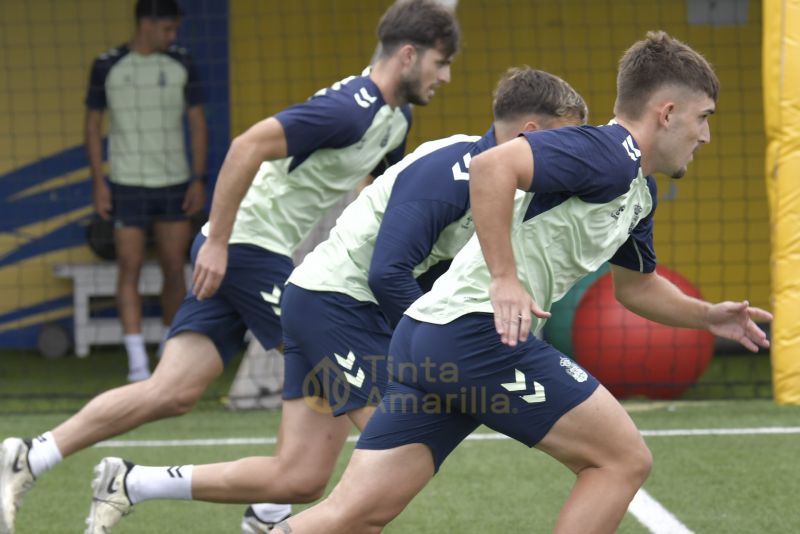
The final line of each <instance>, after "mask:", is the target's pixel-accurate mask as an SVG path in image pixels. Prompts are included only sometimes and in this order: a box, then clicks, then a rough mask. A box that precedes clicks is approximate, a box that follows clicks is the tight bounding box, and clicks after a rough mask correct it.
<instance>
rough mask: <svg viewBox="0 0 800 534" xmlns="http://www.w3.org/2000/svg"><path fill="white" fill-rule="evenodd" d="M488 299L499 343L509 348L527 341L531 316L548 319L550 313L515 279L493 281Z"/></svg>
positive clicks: (496, 279)
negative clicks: (490, 303)
mask: <svg viewBox="0 0 800 534" xmlns="http://www.w3.org/2000/svg"><path fill="white" fill-rule="evenodd" d="M489 298H490V299H491V302H492V308H493V309H494V326H495V328H496V329H497V333H498V334H500V341H502V342H503V343H505V344H506V345H508V346H510V347H513V346H515V345H516V344H517V342H518V341H525V340H526V339H528V334H529V333H530V330H531V314H533V315H535V316H536V317H541V318H548V317H550V312H546V311H544V310H543V309H541V308H540V307H539V305H538V304H537V303H536V301H535V300H533V298H532V297H531V296H530V295H529V294H528V292H527V291H525V288H524V287H522V284H520V283H519V280H517V278H516V277H514V278H495V279H493V280H492V283H491V285H490V286H489Z"/></svg>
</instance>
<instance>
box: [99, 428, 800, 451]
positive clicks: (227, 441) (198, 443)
mask: <svg viewBox="0 0 800 534" xmlns="http://www.w3.org/2000/svg"><path fill="white" fill-rule="evenodd" d="M641 433H642V435H643V436H644V437H676V436H742V435H765V434H800V427H796V426H795V427H761V428H676V429H671V430H642V431H641ZM357 439H358V436H350V437H349V438H347V441H350V442H354V441H356V440H357ZM506 439H511V438H509V437H508V436H505V435H503V434H497V433H495V432H479V433H475V434H471V435H469V436H467V441H483V440H490V441H495V440H506ZM275 443H277V439H276V438H274V437H265V438H210V439H129V440H121V439H119V440H118V439H115V440H108V441H101V442H100V443H97V444H96V445H95V447H100V448H113V447H204V446H220V445H275Z"/></svg>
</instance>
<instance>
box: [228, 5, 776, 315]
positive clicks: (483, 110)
mask: <svg viewBox="0 0 800 534" xmlns="http://www.w3.org/2000/svg"><path fill="white" fill-rule="evenodd" d="M389 3H390V2H388V1H363V0H293V1H291V2H278V1H263V0H231V4H230V5H231V106H232V109H231V120H232V132H233V134H234V135H235V134H236V133H239V132H241V131H243V130H244V129H245V128H246V127H247V126H249V125H250V124H251V123H253V122H255V121H257V120H259V119H261V118H263V117H266V116H269V115H270V114H272V113H274V112H276V111H278V110H280V109H281V108H283V107H285V106H286V105H289V104H292V103H295V102H298V101H301V100H303V99H305V98H306V97H308V96H309V95H310V94H312V93H313V92H314V91H316V90H317V89H319V88H320V87H323V86H327V85H329V84H330V83H331V82H333V81H334V80H337V79H340V78H342V77H344V76H346V75H349V74H356V73H358V72H359V71H360V70H361V68H362V67H363V66H364V65H366V64H367V63H368V62H369V59H370V57H371V55H372V52H373V50H374V47H375V41H376V37H375V28H376V25H377V21H378V19H379V17H380V14H381V13H382V12H383V10H384V9H385V7H386V6H388V5H389ZM458 14H459V19H460V21H461V24H462V29H463V34H464V35H463V51H462V53H461V54H460V55H459V57H458V58H457V59H456V61H455V63H454V65H453V81H452V83H451V84H450V85H448V86H446V87H444V88H443V89H441V90H440V91H439V93H438V94H437V96H436V97H435V99H434V100H433V102H432V103H431V104H430V105H429V106H428V107H427V108H424V109H418V110H417V112H416V113H415V126H414V129H413V131H412V147H413V146H415V145H416V144H418V143H419V142H421V141H424V140H427V139H432V138H437V137H442V136H444V135H449V134H452V133H456V132H466V133H477V134H480V133H483V132H484V131H485V130H486V128H487V127H488V125H489V122H490V121H491V110H490V107H491V96H490V95H491V90H492V88H493V86H494V83H495V81H496V79H497V78H498V77H499V76H500V74H501V73H502V72H503V70H504V69H505V68H506V67H508V66H511V65H515V64H522V63H525V64H528V65H531V66H534V67H537V68H542V69H545V70H549V71H551V72H553V73H555V74H558V75H560V76H562V77H564V78H565V79H567V80H568V81H569V82H570V83H571V84H572V85H573V86H574V87H575V88H576V89H577V90H578V91H580V92H581V93H582V94H583V95H584V97H585V98H586V100H587V102H588V104H589V107H590V112H591V122H593V123H602V122H605V121H606V120H608V119H609V118H610V116H611V109H612V106H613V102H614V89H615V70H616V62H617V60H618V58H619V56H620V55H621V54H622V52H623V51H624V50H625V48H627V47H628V46H629V45H630V44H631V43H633V42H634V41H635V40H637V39H639V38H642V37H643V36H644V34H645V32H646V31H647V30H649V29H663V30H666V31H668V32H669V33H671V34H672V35H674V36H676V37H678V38H680V39H683V40H685V41H686V42H688V43H689V44H691V45H692V46H693V47H695V48H696V49H698V50H700V51H702V52H703V53H704V54H705V55H706V57H707V58H708V59H709V60H710V61H711V62H712V63H713V64H714V65H715V67H716V70H717V73H718V75H719V77H720V81H721V84H722V92H721V96H720V100H719V103H718V112H717V115H716V116H715V117H714V118H713V119H712V121H711V124H712V142H711V144H710V145H709V146H707V147H704V148H703V149H702V150H701V151H700V152H699V153H698V155H697V156H696V158H695V162H694V163H693V164H692V165H691V167H690V172H689V173H688V174H687V176H686V177H685V178H683V179H682V180H681V181H679V182H676V185H677V190H676V191H675V193H676V197H675V199H674V200H672V201H668V202H662V204H661V206H660V207H659V209H658V212H657V215H656V220H657V224H656V250H657V252H658V254H659V261H660V262H661V263H663V264H665V265H668V266H669V267H671V268H674V269H676V270H678V271H679V272H681V273H682V274H684V275H685V276H687V277H688V278H689V279H690V280H693V281H694V282H695V283H696V284H697V285H698V286H699V287H700V289H701V290H702V292H703V294H704V296H705V297H706V298H709V299H711V300H720V299H741V298H750V299H751V301H752V302H753V303H754V304H756V305H759V306H764V307H768V305H769V300H768V299H769V269H768V267H769V246H770V245H769V240H768V228H769V225H768V215H767V204H766V198H765V188H764V185H763V184H764V180H763V172H764V171H763V164H764V155H763V152H764V142H765V141H764V130H763V116H762V115H763V112H762V94H761V78H760V76H761V74H760V69H761V58H760V46H761V4H760V2H758V1H755V0H753V1H751V2H750V10H749V14H748V24H747V25H746V26H729V27H717V28H714V27H710V26H690V25H689V24H688V22H687V12H686V2H685V0H653V1H641V0H617V1H611V0H561V1H557V0H461V1H460V2H459V6H458ZM669 185H670V181H669V180H668V179H667V178H663V177H660V178H659V187H660V194H661V196H662V197H663V196H664V195H666V194H667V193H668V190H669Z"/></svg>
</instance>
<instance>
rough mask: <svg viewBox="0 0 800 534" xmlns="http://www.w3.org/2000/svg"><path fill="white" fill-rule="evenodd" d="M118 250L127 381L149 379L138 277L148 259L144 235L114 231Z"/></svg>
mask: <svg viewBox="0 0 800 534" xmlns="http://www.w3.org/2000/svg"><path fill="white" fill-rule="evenodd" d="M114 242H115V243H116V250H117V268H118V270H117V310H118V312H119V318H120V321H121V322H122V332H123V334H124V341H125V349H126V351H127V353H128V381H129V382H136V381H139V380H144V379H145V378H148V377H149V376H150V364H149V362H148V358H147V351H146V349H145V346H144V339H143V338H142V298H141V296H140V295H139V275H140V273H141V271H142V264H143V263H144V256H145V232H144V229H142V228H139V227H136V226H123V227H121V228H117V229H115V230H114Z"/></svg>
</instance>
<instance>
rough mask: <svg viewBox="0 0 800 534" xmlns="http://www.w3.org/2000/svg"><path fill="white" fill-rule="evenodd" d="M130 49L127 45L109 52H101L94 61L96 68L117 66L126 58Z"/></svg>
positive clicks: (111, 49)
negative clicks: (116, 64)
mask: <svg viewBox="0 0 800 534" xmlns="http://www.w3.org/2000/svg"><path fill="white" fill-rule="evenodd" d="M129 52H130V49H129V48H128V46H127V45H124V44H123V45H119V46H115V47H112V48H109V49H108V50H104V51H103V52H101V53H100V54H99V55H98V56H97V57H95V59H94V65H95V66H96V67H110V66H111V65H113V64H115V63H116V62H118V61H119V60H121V59H122V58H124V57H125V56H126V55H128V53H129Z"/></svg>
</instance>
